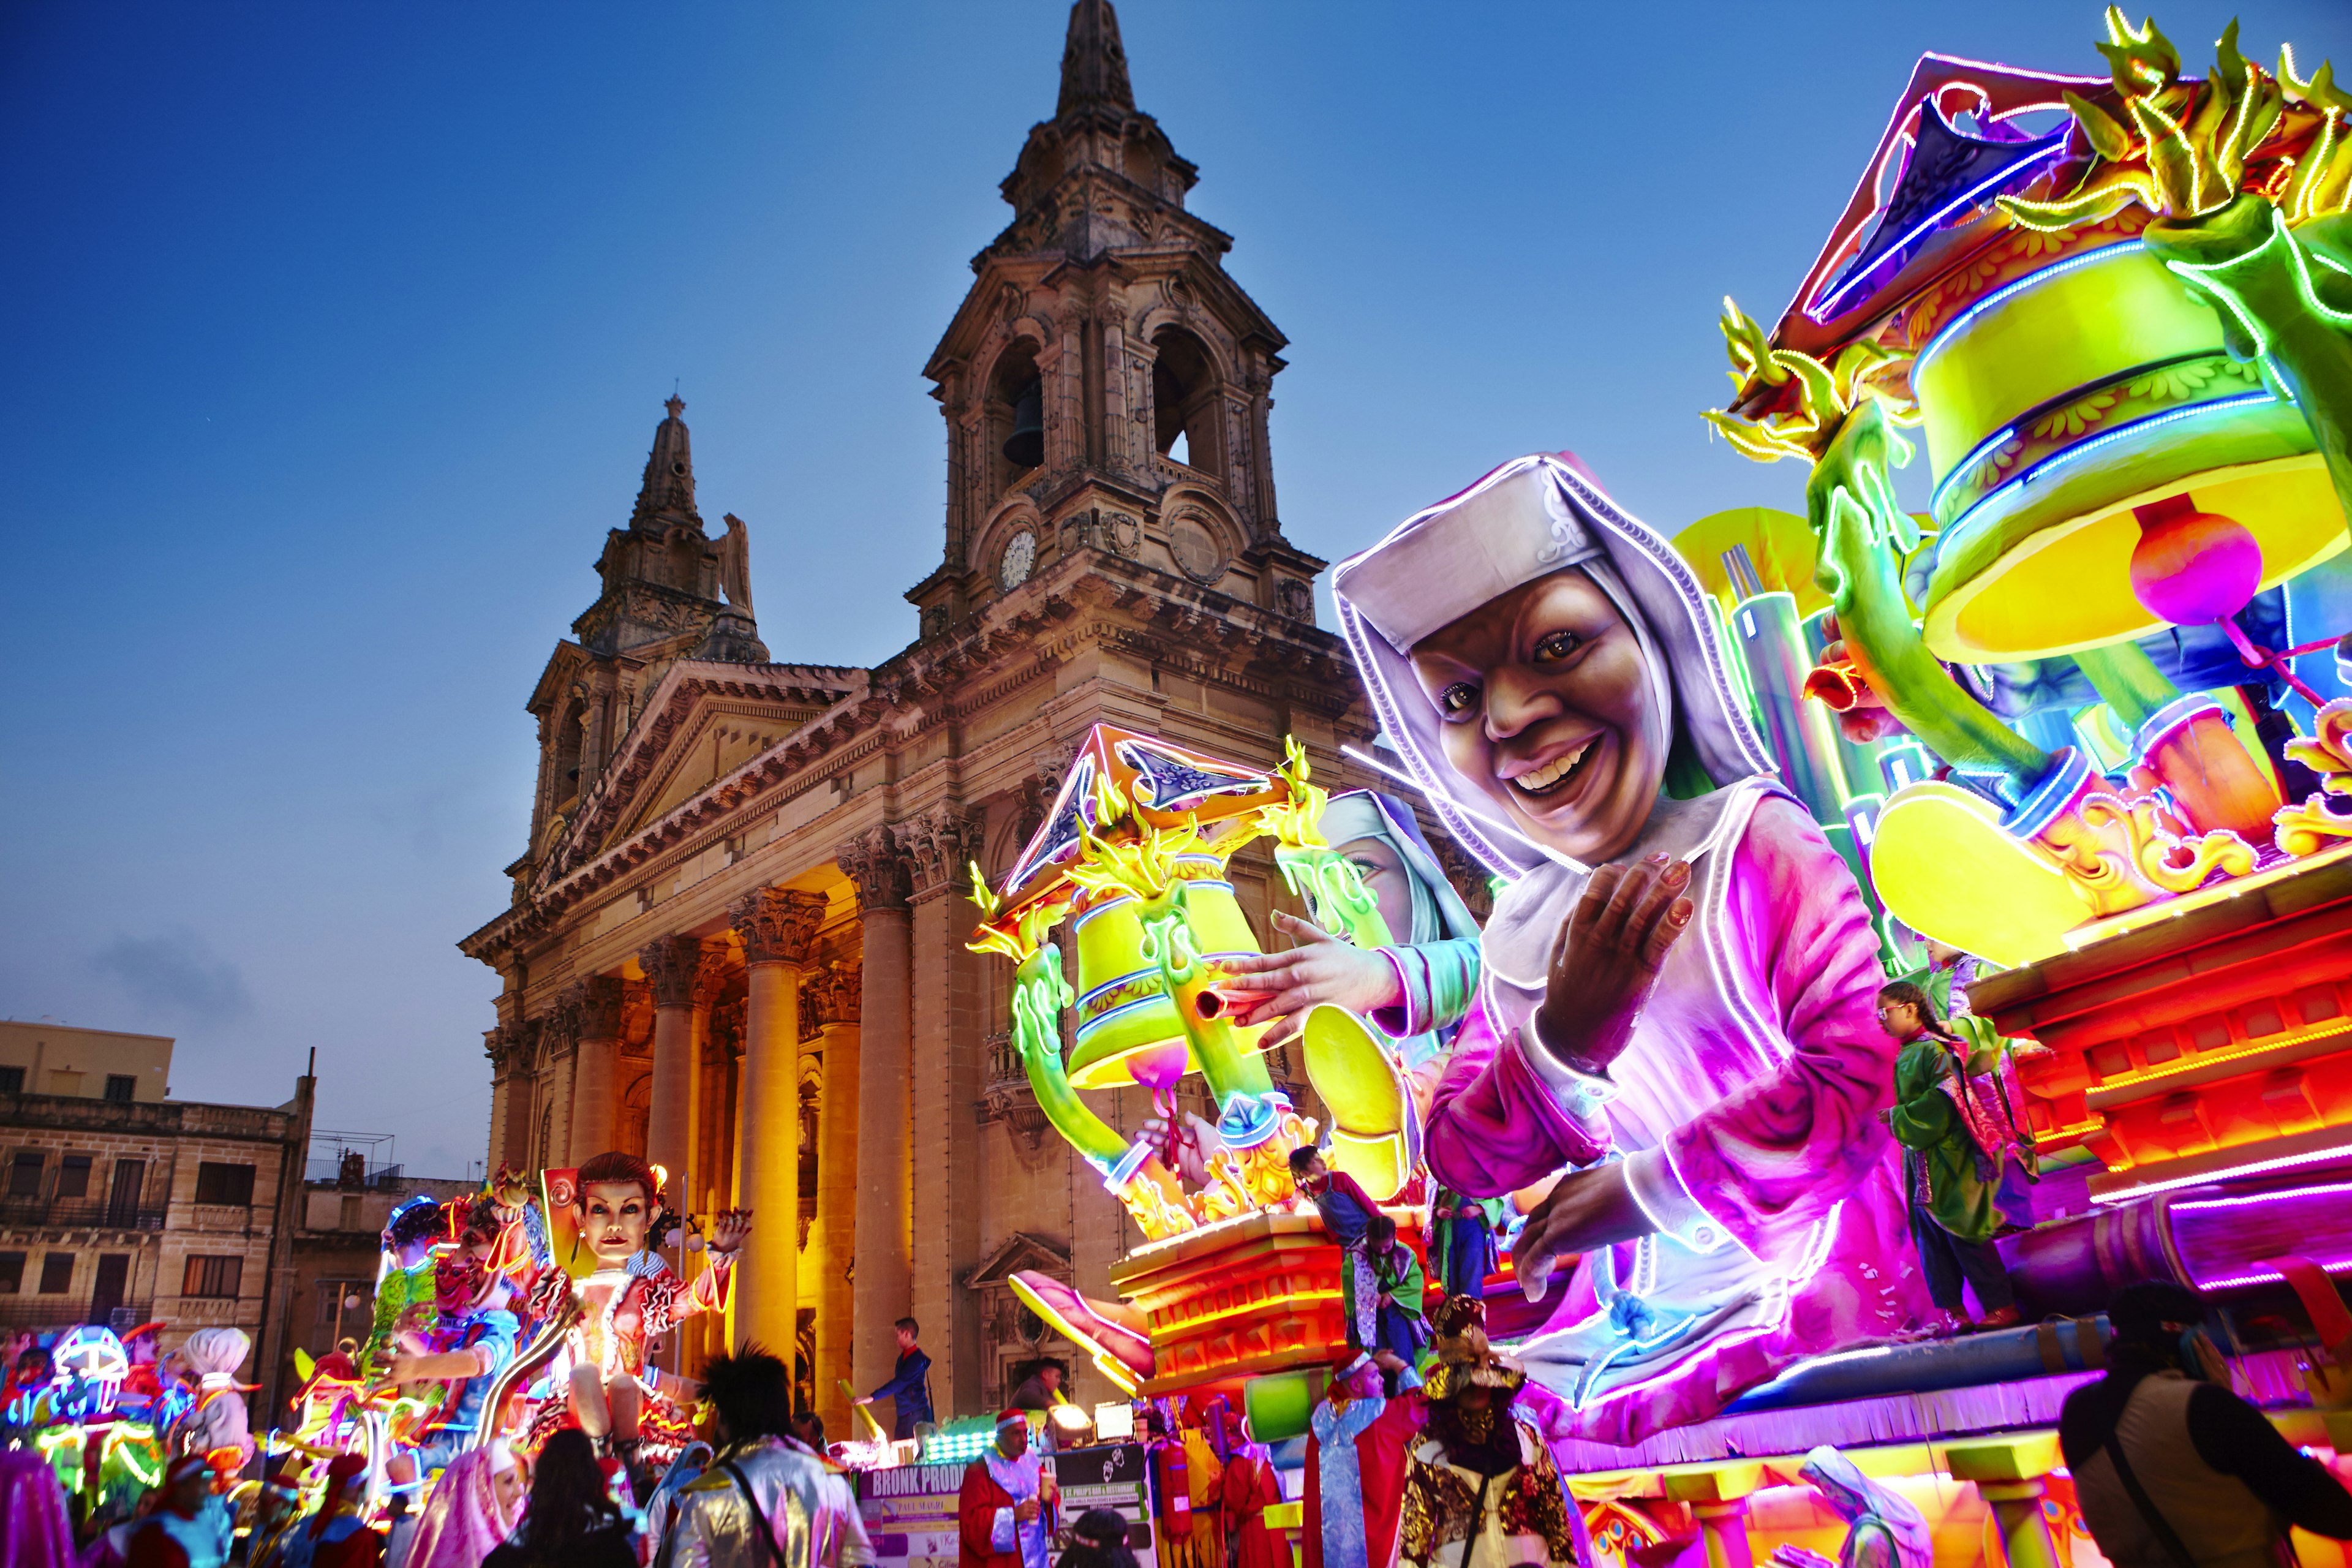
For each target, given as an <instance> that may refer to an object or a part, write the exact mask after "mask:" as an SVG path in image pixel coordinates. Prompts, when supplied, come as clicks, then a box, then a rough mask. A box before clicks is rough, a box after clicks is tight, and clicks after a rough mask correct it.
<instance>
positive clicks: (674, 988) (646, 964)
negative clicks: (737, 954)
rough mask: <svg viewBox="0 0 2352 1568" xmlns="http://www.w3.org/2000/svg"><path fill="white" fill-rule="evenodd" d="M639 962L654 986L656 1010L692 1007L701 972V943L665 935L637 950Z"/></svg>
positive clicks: (688, 938) (647, 980)
mask: <svg viewBox="0 0 2352 1568" xmlns="http://www.w3.org/2000/svg"><path fill="white" fill-rule="evenodd" d="M637 963H638V964H639V965H640V966H641V967H642V968H643V969H644V970H645V972H646V984H649V985H651V986H652V987H653V992H654V1005H655V1006H656V1007H691V1006H693V1005H694V983H695V980H696V979H697V977H698V976H699V975H700V973H701V972H702V944H701V943H700V942H697V941H695V940H694V938H692V937H690V936H666V937H662V938H660V939H659V940H658V941H656V942H648V943H646V945H645V946H644V947H642V948H640V949H639V950H638V951H637Z"/></svg>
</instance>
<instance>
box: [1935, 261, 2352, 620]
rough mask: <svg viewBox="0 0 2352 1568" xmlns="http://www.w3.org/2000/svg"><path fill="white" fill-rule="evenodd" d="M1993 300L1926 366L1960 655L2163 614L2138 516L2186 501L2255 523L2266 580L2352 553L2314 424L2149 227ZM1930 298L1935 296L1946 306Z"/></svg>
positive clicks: (1939, 549)
mask: <svg viewBox="0 0 2352 1568" xmlns="http://www.w3.org/2000/svg"><path fill="white" fill-rule="evenodd" d="M2033 241H2041V242H2042V244H2043V245H2044V246H2045V247H2046V248H2047V250H2048V252H2049V254H2050V259H2049V261H2048V263H2047V264H2046V265H2043V266H2041V267H2039V268H2035V269H2032V270H2029V271H2026V272H2024V273H2023V274H2022V275H2021V276H2017V277H2014V278H2012V279H2011V280H2010V281H2007V282H2005V283H2003V284H2001V285H2000V287H1998V288H1994V289H1991V290H1990V291H1989V292H1987V293H1985V294H1983V295H1982V296H1981V297H1980V298H1978V299H1976V300H1973V301H1972V302H1970V303H1969V304H1968V305H1967V306H1966V308H1965V309H1961V310H1958V313H1957V315H1955V316H1954V317H1953V319H1952V320H1950V321H1948V322H1947V323H1945V324H1943V325H1942V326H1941V327H1940V328H1939V329H1938V330H1937V331H1936V332H1935V335H1934V336H1933V337H1932V338H1931V339H1930V340H1929V341H1928V342H1927V344H1926V346H1925V347H1924V348H1922V349H1921V350H1920V352H1919V353H1918V356H1917V358H1916V360H1915V361H1914V363H1913V365H1912V370H1911V385H1912V388H1913V390H1914V391H1915V392H1916V395H1917V396H1918V400H1919V414H1920V417H1921V422H1922V424H1923V425H1924V426H1925V427H1926V432H1927V447H1928V455H1929V458H1931V460H1932V464H1933V471H1934V476H1935V482H1936V488H1935V493H1934V500H1933V501H1932V502H1931V504H1930V508H1929V510H1930V512H1931V513H1932V515H1933V516H1934V518H1935V521H1936V522H1937V526H1938V529H1939V534H1938V537H1937V546H1936V556H1935V569H1934V572H1933V574H1932V576H1931V577H1930V579H1929V582H1928V585H1927V598H1926V602H1925V609H1926V616H1927V618H1926V625H1925V628H1924V630H1925V635H1926V637H1927V645H1928V647H1931V648H1932V649H1934V650H1935V652H1936V653H1937V654H1938V655H1940V656H1941V657H1943V658H1952V659H1960V660H1965V661H1979V662H1981V661H1994V660H2014V659H2026V658H2048V657H2050V656H2052V655H2054V654H2061V653H2072V652H2074V651H2077V650H2079V649H2084V648H2091V647H2101V646H2103V645H2105V644H2109V643H2114V642H2116V641H2119V640H2122V639H2125V638H2130V637H2143V636H2146V635H2147V634H2148V633H2150V632H2153V631H2157V630H2158V629H2161V628H2162V627H2163V626H2165V625H2167V622H2166V621H2165V620H2164V619H2163V618H2162V617H2161V616H2158V615H2157V614H2156V613H2155V611H2153V610H2151V609H2150V608H2148V607H2147V605H2144V604H2142V603H2141V601H2140V599H2139V597H2138V596H2137V595H2136V594H2135V593H2134V591H2133V586H2132V574H2131V561H2132V552H2133V550H2134V548H2135V547H2136V546H2137V545H2138V543H2139V542H2140V536H2141V526H2140V522H2139V521H2138V520H2137V518H2135V516H2134V512H2133V509H2134V508H2136V507H2146V506H2151V505H2153V504H2155V503H2158V502H2163V501H2168V500H2172V499H2173V498H2175V497H2179V496H2181V495H2183V494H2185V495H2186V496H2187V497H2188V499H2189V500H2190V501H2192V502H2194V504H2195V506H2196V509H2197V510H2199V511H2200V512H2207V513H2218V514H2220V515H2221V516H2223V517H2227V518H2231V519H2234V520H2236V521H2238V522H2240V523H2242V525H2243V526H2244V527H2245V528H2246V529H2247V530H2248V531H2251V532H2252V535H2253V538H2254V540H2255V542H2257V543H2258V544H2259V545H2260V547H2261V550H2262V574H2261V584H2262V586H2263V587H2269V586H2272V585H2273V584H2277V583H2281V582H2284V580H2286V579H2287V578H2289V577H2292V576H2294V575H2295V574H2298V573H2300V572H2303V571H2305V570H2307V569H2308V568H2310V567H2312V566H2314V565H2315V564H2317V563H2319V562H2321V561H2323V560H2325V559H2326V557H2328V556H2330V555H2332V554H2334V553H2335V552H2337V551H2339V550H2341V549H2343V548H2344V546H2345V543H2346V535H2345V531H2344V522H2343V513H2342V511H2341V510H2340V509H2339V508H2338V507H2337V505H2336V498H2335V494H2334V490H2333V488H2332V486H2331V484H2330V481H2329V479H2328V476H2327V473H2326V468H2325V465H2324V464H2323V463H2322V461H2321V459H2320V458H2319V456H2318V455H2317V453H2316V452H2315V449H2314V447H2313V443H2312V438H2311V431H2310V428H2309V426H2308V425H2307V424H2306V423H2305V420H2304V418H2303V416H2302V415H2301V414H2300V413H2299V412H2298V411H2297V410H2296V409H2295V407H2294V405H2292V404H2291V403H2287V402H2285V401H2284V400H2283V399H2281V398H2278V397H2276V396H2274V395H2273V393H2272V391H2271V389H2270V388H2268V387H2266V386H2265V385H2264V384H2263V379H2262V375H2261V373H2260V371H2259V370H2258V369H2257V368H2256V367H2255V366H2254V365H2253V364H2252V363H2246V362H2242V361H2240V360H2236V359H2232V358H2231V355H2230V353H2229V351H2228V349H2227V347H2226V346H2225V345H2224V343H2223V342H2222V327H2221V317H2220V316H2219V315H2218V314H2217V313H2216V312H2215V311H2214V310H2213V309H2212V307H2211V306H2210V305H2207V304H2204V303H2202V302H2201V301H2200V300H2194V299H2192V298H2190V297H2189V293H2188V292H2187V290H2186V289H2183V288H2182V287H2181V284H2180V280H2179V279H2178V278H2175V277H2174V276H2173V275H2172V274H2171V273H2169V272H2168V271H2167V270H2166V269H2165V268H2164V267H2163V265H2162V264H2161V263H2159V262H2158V260H2157V259H2156V258H2154V257H2152V256H2150V255H2149V254H2148V253H2147V249H2146V247H2145V246H2144V245H2143V244H2142V242H2141V241H2140V239H2139V238H2138V237H2137V235H2136V234H2126V235H2124V236H2123V237H2116V235H2115V234H2113V233H2109V234H2105V235H2096V236H2091V237H2086V238H2085V239H2084V241H2083V242H2082V244H2081V245H2080V246H2078V247H2076V248H2074V250H2072V251H2071V252H2066V251H2062V250H2061V249H2060V248H2059V247H2058V245H2057V244H2055V243H2054V242H2051V241H2049V240H2047V239H2046V238H2045V237H2042V236H2023V237H2019V238H2017V239H2014V240H2012V241H2011V242H2010V244H2011V247H2012V248H2019V249H2021V248H2023V247H2024V246H2025V245H2026V244H2029V243H2031V242H2033ZM1931 308H1932V302H1931Z"/></svg>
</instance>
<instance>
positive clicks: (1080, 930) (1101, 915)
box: [1069, 856, 1265, 1089]
mask: <svg viewBox="0 0 2352 1568" xmlns="http://www.w3.org/2000/svg"><path fill="white" fill-rule="evenodd" d="M1222 869H1223V868H1221V867H1220V866H1219V865H1218V864H1217V862H1216V860H1215V859H1214V858H1212V857H1208V856H1199V857H1192V856H1187V857H1184V858H1182V859H1181V860H1180V861H1179V862H1178V863H1177V873H1178V876H1179V877H1180V878H1181V881H1182V888H1181V918H1182V920H1183V922H1184V929H1183V937H1182V940H1185V941H1187V942H1189V943H1190V944H1191V947H1192V952H1194V953H1195V954H1197V956H1198V957H1199V958H1200V959H1201V960H1202V962H1203V963H1207V964H1208V965H1210V966H1211V967H1213V966H1214V965H1215V963H1216V961H1217V960H1218V959H1219V958H1220V957H1222V956H1223V955H1225V954H1229V953H1242V952H1259V951H1260V949H1259V946H1258V941H1257V935H1256V933H1255V932H1254V931H1251V930H1250V926H1249V921H1248V920H1247V918H1245V917H1244V915H1243V913H1242V908H1241V905H1240V904H1239V903H1238V902H1236V901H1235V900H1234V885H1233V884H1232V883H1231V882H1228V881H1226V880H1225V879H1223V876H1222V875H1221V874H1220V873H1221V871H1222ZM1148 908H1149V906H1148V905H1147V904H1146V903H1145V902H1144V900H1141V899H1139V898H1138V897H1136V896H1135V895H1134V894H1132V893H1128V892H1124V891H1121V892H1117V893H1114V894H1112V895H1111V896H1109V897H1108V898H1106V899H1104V900H1100V901H1099V902H1093V903H1092V904H1091V907H1082V908H1080V909H1079V910H1077V912H1076V913H1075V914H1074V915H1073V916H1072V917H1071V926H1072V929H1073V931H1075V932H1076V941H1077V945H1078V1000H1077V1046H1076V1049H1075V1050H1073V1051H1072V1052H1071V1053H1070V1068H1069V1072H1070V1083H1071V1086H1072V1087H1073V1088H1076V1089H1119V1088H1123V1087H1125V1086H1126V1085H1129V1084H1144V1085H1147V1086H1150V1087H1151V1088H1154V1089H1159V1088H1164V1087H1166V1086H1167V1085H1169V1084H1171V1083H1173V1082H1174V1081H1175V1080H1176V1079H1179V1078H1181V1077H1182V1076H1183V1075H1184V1074H1185V1073H1186V1072H1188V1071H1192V1070H1196V1069H1197V1068H1198V1066H1199V1064H1198V1063H1196V1062H1194V1061H1193V1060H1192V1050H1191V1047H1190V1044H1189V1037H1188V1035H1187V1034H1186V1031H1185V1027H1184V1019H1183V1017H1182V1016H1181V1014H1180V1013H1179V1012H1178V1010H1177V1007H1178V1000H1177V995H1176V993H1175V992H1174V991H1173V990H1171V988H1170V987H1169V985H1168V984H1167V981H1166V979H1165V977H1164V976H1163V975H1162V974H1161V973H1160V963H1159V960H1158V957H1157V956H1156V952H1155V944H1156V942H1157V940H1158V939H1157V938H1156V937H1155V936H1154V934H1153V933H1152V932H1151V931H1150V930H1149V929H1147V921H1146V918H1145V915H1146V910H1147V909H1148ZM1228 1027H1230V1026H1228ZM1233 1035H1234V1043H1235V1045H1236V1046H1237V1047H1240V1048H1241V1049H1242V1050H1244V1051H1245V1052H1251V1053H1255V1051H1256V1050H1257V1049H1258V1047H1259V1043H1260V1041H1261V1040H1262V1039H1263V1038H1264V1037H1265V1027H1264V1026H1259V1027H1256V1028H1251V1029H1234V1030H1233Z"/></svg>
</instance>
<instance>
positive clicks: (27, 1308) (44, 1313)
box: [0, 1292, 154, 1333]
mask: <svg viewBox="0 0 2352 1568" xmlns="http://www.w3.org/2000/svg"><path fill="white" fill-rule="evenodd" d="M153 1305H154V1303H153V1302H152V1301H132V1302H121V1303H109V1304H107V1305H105V1306H103V1307H100V1308H99V1310H97V1311H95V1312H93V1311H92V1308H93V1307H94V1306H98V1304H97V1303H94V1302H92V1301H90V1300H88V1299H87V1298H82V1297H74V1296H40V1295H35V1294H32V1293H30V1292H27V1293H26V1294H23V1295H16V1296H0V1329H69V1328H71V1327H73V1326H74V1325H75V1324H76V1323H90V1322H95V1323H99V1324H101V1325H103V1326H104V1327H107V1328H110V1329H112V1330H114V1331H116V1332H117V1333H120V1332H121V1331H123V1330H125V1329H135V1328H137V1327H138V1326H139V1325H140V1324H142V1323H145V1322H152V1321H154V1314H153V1312H152V1311H151V1310H149V1309H150V1308H152V1306H153Z"/></svg>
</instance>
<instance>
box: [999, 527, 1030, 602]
mask: <svg viewBox="0 0 2352 1568" xmlns="http://www.w3.org/2000/svg"><path fill="white" fill-rule="evenodd" d="M1036 564H1037V536H1036V535H1035V534H1034V533H1032V532H1030V531H1028V530H1027V529H1025V528H1024V529H1023V530H1022V531H1020V532H1018V533H1016V534H1014V535H1013V538H1012V540H1011V541H1010V542H1008V543H1007V544H1006V545H1005V546H1004V556H1003V559H1002V560H1001V561H999V562H998V563H997V566H996V580H997V581H998V582H999V583H1001V584H1003V585H1004V590H1005V592H1007V593H1011V592H1012V591H1013V589H1015V588H1018V587H1019V586H1021V584H1024V583H1026V582H1027V581H1029V574H1030V572H1031V571H1032V570H1033V569H1034V567H1035V566H1036Z"/></svg>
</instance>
